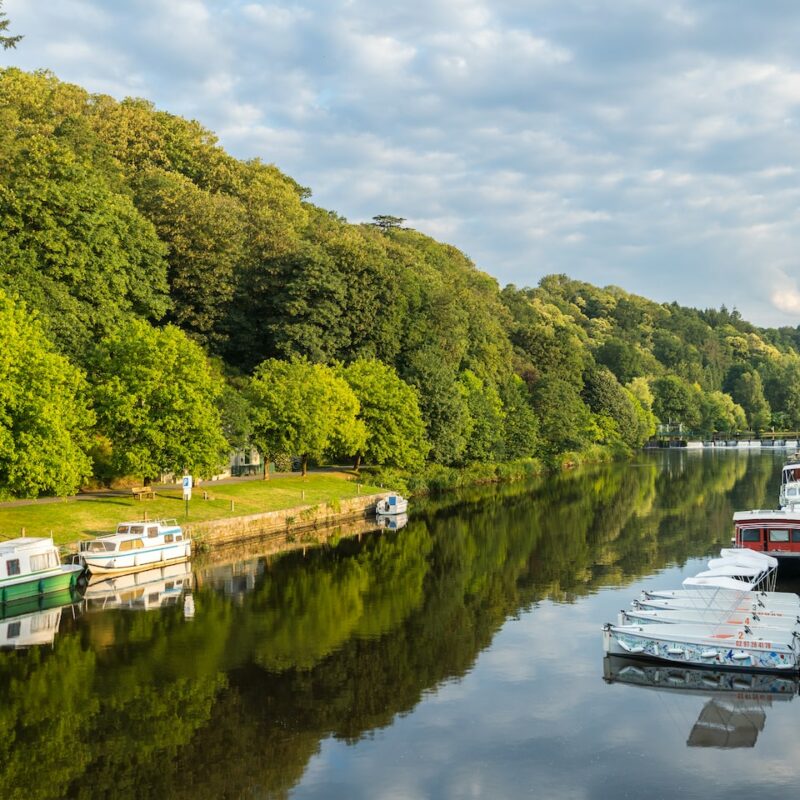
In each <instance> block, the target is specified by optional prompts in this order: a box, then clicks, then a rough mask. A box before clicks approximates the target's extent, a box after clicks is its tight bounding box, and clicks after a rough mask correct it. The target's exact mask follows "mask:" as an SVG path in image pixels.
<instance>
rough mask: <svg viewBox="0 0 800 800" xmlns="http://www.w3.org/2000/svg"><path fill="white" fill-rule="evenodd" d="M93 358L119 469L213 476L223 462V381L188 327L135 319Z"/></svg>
mask: <svg viewBox="0 0 800 800" xmlns="http://www.w3.org/2000/svg"><path fill="white" fill-rule="evenodd" d="M90 364H91V383H92V392H93V397H94V405H95V409H96V411H97V428H98V431H99V432H100V433H101V434H103V435H104V436H106V437H108V439H109V440H110V442H111V446H112V456H111V463H112V465H113V469H114V472H115V474H117V475H137V476H139V475H140V476H142V477H143V478H144V479H145V480H150V479H152V478H156V477H158V476H159V475H161V474H162V473H165V472H172V473H177V474H180V473H182V472H183V471H184V470H187V471H189V472H191V473H194V474H198V475H200V476H201V477H208V476H209V475H212V474H214V473H215V472H217V471H218V470H219V468H220V466H221V465H222V464H223V463H225V461H226V460H227V454H228V443H227V442H226V440H225V437H224V436H223V434H222V423H221V420H220V414H219V411H218V410H217V403H218V401H219V397H220V395H221V393H222V389H223V384H222V381H221V379H220V378H218V377H216V376H215V375H214V373H213V372H212V370H211V367H210V365H209V363H208V359H207V358H206V356H205V354H204V353H203V351H202V349H201V348H200V346H199V345H197V344H196V343H194V342H193V341H192V340H191V339H189V338H188V337H187V336H186V334H185V333H183V331H181V330H180V329H178V328H176V327H175V326H174V325H167V326H166V327H165V328H161V329H157V328H153V327H151V326H150V325H148V324H147V323H146V322H142V321H141V320H131V321H130V322H127V323H125V324H123V325H120V326H119V327H118V328H117V329H115V330H114V331H113V332H112V333H111V334H109V335H108V336H106V337H105V338H104V339H103V340H102V341H101V342H100V343H99V345H98V346H97V348H96V349H95V351H94V353H93V355H92V357H91V360H90Z"/></svg>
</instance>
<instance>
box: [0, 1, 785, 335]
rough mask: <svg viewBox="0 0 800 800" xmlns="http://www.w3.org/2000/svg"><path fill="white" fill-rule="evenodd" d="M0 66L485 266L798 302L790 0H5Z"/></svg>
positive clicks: (532, 279) (697, 294)
mask: <svg viewBox="0 0 800 800" xmlns="http://www.w3.org/2000/svg"><path fill="white" fill-rule="evenodd" d="M3 9H4V11H5V12H6V13H7V14H8V17H9V19H10V20H11V26H10V29H9V31H8V32H10V33H12V34H24V36H25V38H24V39H23V40H22V41H21V42H20V44H19V45H18V48H17V49H16V50H8V51H0V66H4V65H14V66H19V67H21V68H23V69H40V68H47V69H50V70H52V71H53V72H54V73H55V74H56V75H58V76H59V77H60V78H61V79H62V80H66V81H71V82H74V83H78V84H80V85H82V86H84V87H85V88H87V89H88V90H90V91H92V92H100V93H106V94H110V95H112V96H114V97H116V98H120V99H121V98H123V97H125V96H136V97H144V98H147V99H148V100H151V101H152V102H153V103H155V104H156V106H158V107H159V108H161V109H164V110H166V111H170V112H172V113H175V114H180V115H182V116H187V117H192V118H194V119H197V120H199V121H200V122H201V123H202V124H203V125H205V126H206V127H207V128H210V129H211V130H213V131H214V132H215V133H216V134H217V135H218V137H219V140H220V142H221V144H222V145H223V146H224V147H225V148H226V149H227V150H228V151H229V152H230V153H232V154H233V155H235V156H237V157H240V158H252V157H256V156H257V157H260V158H261V159H262V160H264V161H266V162H270V163H274V164H276V165H277V166H278V167H279V168H280V169H281V170H283V171H284V172H286V173H287V174H289V175H291V176H292V177H293V178H294V179H295V180H297V181H298V182H299V183H301V184H303V185H304V186H307V187H309V188H310V189H311V190H312V193H313V194H312V200H313V201H314V202H315V203H317V204H318V205H321V206H323V207H325V208H329V209H333V210H335V211H337V212H338V213H339V214H341V215H343V216H345V217H346V218H347V219H349V220H350V221H351V222H361V221H368V220H369V219H370V218H371V217H373V216H374V215H377V214H393V215H396V216H400V217H404V218H405V219H406V224H407V225H409V226H411V227H413V228H416V229H417V230H419V231H422V232H424V233H427V234H430V235H431V236H434V237H435V238H437V239H440V240H443V241H446V242H449V243H451V244H453V245H455V246H457V247H458V248H460V249H461V250H463V251H464V252H465V253H467V255H469V256H470V257H471V258H472V259H473V261H474V262H475V263H476V265H477V266H478V267H479V268H480V269H482V270H484V271H485V272H488V273H490V274H491V275H493V276H494V277H496V278H497V280H498V281H499V283H500V284H501V285H505V284H506V283H515V284H517V285H518V286H533V285H535V284H536V283H537V282H538V281H539V279H540V278H541V277H542V276H543V275H547V274H550V273H554V272H563V273H566V274H568V275H570V276H571V277H573V278H577V279H580V280H586V281H590V282H592V283H594V284H598V285H601V286H604V285H608V284H615V285H617V286H621V287H622V288H624V289H626V290H627V291H630V292H634V293H636V294H641V295H644V296H646V297H650V298H652V299H654V300H657V301H661V302H667V301H672V300H676V301H678V302H680V303H682V304H684V305H690V306H695V307H701V308H706V307H719V306H720V305H722V304H725V305H726V306H728V308H731V307H736V308H738V309H739V310H740V311H741V313H742V315H743V316H744V317H745V318H746V319H749V320H751V321H753V322H755V323H757V324H760V325H770V326H777V325H791V326H796V325H797V324H798V323H800V224H798V222H799V221H800V219H799V218H800V155H798V154H800V48H798V47H797V42H798V41H800V4H798V3H796V2H795V0H765V2H762V3H751V2H740V0H695V2H680V0H606V2H595V0H491V2H483V0H404V1H403V2H395V1H394V0H384V1H383V2H381V3H378V2H375V0H318V1H317V2H312V0H297V1H296V2H280V1H279V2H247V1H246V0H57V2H54V0H5V3H4V5H3Z"/></svg>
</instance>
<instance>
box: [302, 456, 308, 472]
mask: <svg viewBox="0 0 800 800" xmlns="http://www.w3.org/2000/svg"><path fill="white" fill-rule="evenodd" d="M306 475H308V455H307V454H304V455H303V477H304V478H305V476H306Z"/></svg>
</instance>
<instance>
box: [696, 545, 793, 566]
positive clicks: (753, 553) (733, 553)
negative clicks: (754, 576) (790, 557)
mask: <svg viewBox="0 0 800 800" xmlns="http://www.w3.org/2000/svg"><path fill="white" fill-rule="evenodd" d="M719 554H720V556H722V558H735V559H737V560H738V559H740V558H746V559H750V560H751V561H756V562H758V563H763V564H767V565H769V566H770V567H777V566H778V559H777V558H775V556H768V555H767V554H766V553H763V552H761V551H760V550H750V549H749V548H748V547H723V548H722V550H720V551H719ZM709 563H711V562H709Z"/></svg>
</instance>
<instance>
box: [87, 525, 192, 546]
mask: <svg viewBox="0 0 800 800" xmlns="http://www.w3.org/2000/svg"><path fill="white" fill-rule="evenodd" d="M158 537H163V540H161V539H159V543H161V541H163V543H164V544H172V543H174V542H182V541H183V532H182V531H181V529H180V527H179V526H178V522H177V520H174V519H162V520H156V521H154V522H120V523H119V525H117V530H116V532H115V533H112V534H111V535H109V536H101V537H100V538H99V539H93V540H91V541H88V542H81V547H80V550H81V553H116V552H119V553H126V552H131V551H135V550H143V549H145V548H147V547H148V546H149V544H150V542H149V541H148V540H157V539H158Z"/></svg>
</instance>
